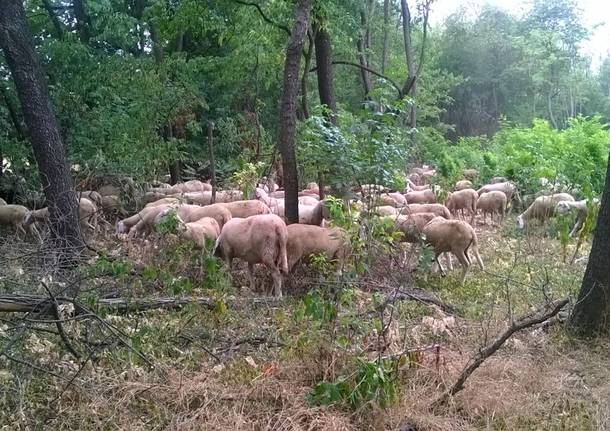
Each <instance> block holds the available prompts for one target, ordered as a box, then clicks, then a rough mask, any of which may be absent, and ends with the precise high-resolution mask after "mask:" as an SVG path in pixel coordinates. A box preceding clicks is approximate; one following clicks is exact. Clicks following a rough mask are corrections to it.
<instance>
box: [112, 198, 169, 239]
mask: <svg viewBox="0 0 610 431" xmlns="http://www.w3.org/2000/svg"><path fill="white" fill-rule="evenodd" d="M168 207H169V205H168V204H163V205H158V206H153V207H148V208H144V209H142V211H140V212H139V213H137V214H135V215H132V216H131V217H127V218H125V219H123V220H119V222H118V223H117V228H116V230H117V233H118V234H130V237H133V236H136V235H138V234H139V233H145V234H146V235H147V234H148V233H150V232H151V231H152V227H153V223H154V220H155V217H156V215H157V214H159V213H160V212H162V211H163V210H165V209H166V208H168ZM136 226H137V227H136Z"/></svg>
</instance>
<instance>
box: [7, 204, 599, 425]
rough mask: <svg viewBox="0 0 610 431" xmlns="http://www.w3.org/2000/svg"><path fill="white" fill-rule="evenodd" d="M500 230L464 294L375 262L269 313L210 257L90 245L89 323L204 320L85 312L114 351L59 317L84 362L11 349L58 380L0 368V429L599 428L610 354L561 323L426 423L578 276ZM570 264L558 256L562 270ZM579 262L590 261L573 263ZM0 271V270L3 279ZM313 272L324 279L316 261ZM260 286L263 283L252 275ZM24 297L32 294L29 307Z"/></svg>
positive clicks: (556, 246) (548, 245)
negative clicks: (130, 307) (427, 299)
mask: <svg viewBox="0 0 610 431" xmlns="http://www.w3.org/2000/svg"><path fill="white" fill-rule="evenodd" d="M513 226H514V216H513V217H511V218H509V219H508V220H506V222H505V223H504V225H503V226H502V227H501V228H489V227H482V226H478V229H477V230H478V232H479V243H480V250H481V255H482V257H483V260H484V262H485V264H486V268H485V270H484V271H481V269H480V268H478V267H473V269H472V271H471V272H470V273H469V275H468V277H467V280H466V283H465V284H464V285H463V286H462V285H460V284H459V281H458V280H459V273H460V269H459V267H458V268H456V269H454V271H453V272H451V273H450V274H449V275H448V276H447V277H444V278H443V277H440V276H439V275H437V274H433V273H430V272H428V271H422V270H418V271H416V272H409V271H406V270H405V268H404V267H402V266H400V265H399V263H400V262H398V263H397V262H396V260H395V259H394V260H393V259H389V258H387V257H383V256H382V257H378V258H376V259H374V260H372V261H371V262H370V267H369V270H370V272H369V275H368V276H367V277H366V278H360V279H358V280H356V281H354V280H351V281H350V282H349V283H346V284H345V285H341V288H340V289H338V288H336V284H337V283H338V282H337V280H336V279H335V278H333V276H332V275H330V274H329V273H326V274H325V276H322V275H319V272H317V271H314V270H312V269H300V270H299V272H298V274H297V275H296V276H295V277H294V278H295V279H294V280H293V281H292V282H291V283H290V286H287V287H286V288H285V297H284V299H283V300H281V301H275V300H272V299H269V300H265V299H261V298H264V297H263V296H262V294H261V293H260V292H251V291H250V290H249V289H248V288H245V287H236V286H241V285H243V284H245V277H243V276H242V274H237V275H236V276H235V277H234V280H233V281H232V282H231V281H230V280H229V279H228V277H227V276H226V274H224V272H223V270H222V269H219V268H218V267H216V266H215V265H214V264H213V263H211V262H212V260H211V259H209V258H205V257H204V258H202V257H201V256H196V257H194V258H193V259H194V260H188V259H187V260H185V257H184V256H185V253H186V252H184V251H182V250H178V249H177V248H176V247H175V246H171V245H166V246H164V247H165V248H164V247H161V248H157V247H156V246H152V245H150V244H144V243H139V244H135V245H132V246H130V247H127V246H125V245H124V244H121V243H120V242H118V241H116V242H115V241H101V240H98V241H95V242H94V244H95V245H96V246H97V247H98V248H99V247H101V246H103V247H105V248H106V249H107V253H106V254H107V256H106V257H105V258H93V259H91V261H90V262H89V265H88V267H87V269H86V271H85V272H84V273H83V274H85V275H86V276H83V277H82V279H83V280H86V283H87V286H89V289H83V290H82V291H81V294H80V296H79V298H81V301H82V302H83V303H87V304H90V305H91V307H92V308H93V309H95V301H96V298H99V297H102V296H125V295H126V294H130V295H132V296H133V297H134V298H137V297H150V296H172V295H179V296H183V295H189V296H205V297H209V298H212V300H213V301H214V304H215V305H214V306H211V307H209V306H208V307H201V306H197V305H188V306H185V307H182V308H181V309H180V310H151V311H146V312H139V313H131V314H110V313H107V312H106V313H104V312H102V311H100V312H99V316H100V317H103V318H104V319H105V321H107V322H108V323H109V324H110V325H112V327H113V328H115V329H116V331H117V332H115V334H116V333H122V334H123V338H124V339H125V341H126V343H127V344H125V343H121V342H118V341H116V339H115V338H113V337H111V334H109V333H108V332H107V331H106V332H104V331H102V330H100V329H99V328H97V327H95V326H94V324H93V323H91V321H89V320H85V319H83V320H78V319H75V320H70V319H66V321H65V322H64V329H65V331H66V332H67V333H68V335H69V336H70V337H72V340H73V342H74V343H75V344H74V345H75V346H77V348H80V349H81V353H82V352H84V351H85V348H84V347H83V346H85V343H88V345H89V346H95V348H91V347H89V350H86V351H88V352H90V353H89V354H88V356H86V355H82V356H81V358H80V359H75V358H74V357H73V356H72V355H70V354H69V353H68V352H67V350H66V348H65V346H64V344H63V343H62V342H61V340H60V338H59V337H58V336H57V335H56V334H55V333H51V332H52V331H47V332H45V331H25V332H23V334H22V338H20V339H19V342H20V343H18V344H15V345H14V346H9V347H11V348H12V350H11V354H12V355H13V357H16V356H17V353H19V355H20V356H19V358H22V360H27V361H28V362H30V363H33V364H36V365H37V366H39V367H40V368H42V369H45V370H50V371H52V372H54V373H56V374H57V375H58V376H59V377H57V376H52V375H50V374H48V373H44V372H39V371H36V370H32V369H31V367H28V366H24V365H23V364H20V363H16V362H15V361H13V360H7V358H6V357H4V358H0V384H1V385H2V390H1V394H0V425H4V424H6V425H4V427H3V428H2V429H45V430H49V429H70V430H76V429H78V430H99V429H108V430H110V429H113V430H115V429H120V430H166V429H167V430H369V429H370V430H386V429H396V430H398V429H400V430H471V429H498V430H515V429H528V430H539V429H545V430H546V429H575V430H576V429H577V430H593V429H610V371H609V370H610V342H608V340H596V341H595V342H587V341H582V340H577V339H574V338H573V337H571V336H570V335H569V333H567V332H566V331H565V329H564V327H563V326H562V325H559V324H557V325H550V326H548V327H545V328H542V327H532V328H528V329H526V330H524V331H522V332H519V333H517V334H515V335H514V336H513V337H512V338H511V339H509V341H508V342H507V343H506V344H505V345H504V346H503V347H502V348H501V349H500V350H499V351H497V352H496V353H495V354H494V355H493V356H492V357H490V358H489V359H488V360H487V361H485V362H484V364H483V365H482V366H481V367H480V368H479V369H478V370H476V371H475V372H474V373H473V374H472V376H471V377H470V378H469V379H468V380H467V382H466V385H465V389H464V390H463V391H461V392H459V393H458V394H457V395H456V396H455V397H452V398H450V399H449V402H448V404H447V405H444V406H442V407H440V408H437V409H435V410H432V409H431V408H430V406H431V404H432V403H433V402H434V401H435V400H436V399H437V398H438V397H439V396H440V395H441V394H442V393H443V391H444V390H445V389H446V388H447V387H448V386H450V385H451V384H453V382H454V381H455V380H456V378H457V377H458V376H459V374H460V373H461V371H462V369H463V368H464V366H465V364H466V363H467V362H468V360H469V359H470V358H471V357H472V356H473V355H474V354H476V352H477V351H478V349H479V348H480V347H481V346H483V345H484V344H486V343H488V342H489V340H490V339H492V338H493V337H494V336H495V335H496V334H498V333H500V332H502V331H504V330H505V329H506V327H507V323H509V322H510V321H511V319H513V318H516V317H518V316H520V315H522V314H525V313H528V312H531V311H532V310H534V309H537V308H539V307H541V306H542V305H544V304H545V303H546V302H547V301H548V300H549V299H558V298H563V297H568V296H569V297H571V298H572V300H573V299H574V297H575V296H576V295H577V293H578V289H579V283H580V280H581V277H582V273H583V271H584V267H585V264H586V260H585V259H576V262H575V263H573V264H570V263H563V262H562V260H563V255H564V253H563V252H562V246H561V244H560V242H559V241H558V240H556V239H551V238H550V237H548V236H545V235H543V232H542V231H541V230H540V229H538V230H536V229H534V230H533V231H532V232H530V233H529V234H528V235H522V234H521V233H518V232H516V231H515V229H514V227H513ZM5 245H6V244H5ZM172 247H173V248H172ZM168 250H169V251H168ZM573 250H574V245H573V244H570V245H569V246H568V248H567V253H566V256H567V261H568V262H569V261H570V259H571V257H572V253H573ZM587 251H588V245H586V246H585V247H584V250H582V251H581V252H580V253H579V254H578V256H577V257H580V256H583V255H586V252H587ZM0 256H1V254H0ZM5 256H8V255H7V254H5ZM6 259H7V261H8V262H9V263H10V262H14V261H11V260H10V259H9V258H8V257H6ZM1 260H2V259H0V267H2V265H4V264H5V263H6V262H2V261H1ZM193 262H196V263H197V265H194V264H193ZM10 265H12V267H11V268H9V267H8V266H6V267H4V269H2V270H0V272H1V277H0V287H2V288H3V289H2V290H3V291H5V292H6V291H7V290H8V291H11V290H12V291H15V292H17V291H18V292H20V293H23V292H24V290H25V287H24V286H25V285H26V283H25V282H23V283H21V284H18V285H17V284H15V285H12V287H11V288H9V287H7V286H9V283H8V280H9V279H10V278H11V277H12V275H11V274H13V275H14V274H23V270H24V268H25V267H23V268H22V267H17V266H16V264H15V263H10ZM319 266H320V265H319ZM321 268H322V273H325V268H324V264H323V263H322V264H321ZM25 269H26V270H27V268H25ZM202 271H203V272H205V275H202V274H203V272H202ZM314 274H315V275H314ZM261 279H264V282H265V283H269V279H268V278H265V277H264V275H263V274H262V271H261V273H260V274H259V280H261ZM197 280H200V281H201V280H204V281H205V283H204V282H202V283H197V282H196V281H197ZM333 283H334V284H333ZM209 285H213V286H214V287H213V288H212V289H209V288H206V286H209ZM333 286H335V287H333ZM400 286H410V287H418V288H421V289H424V290H426V291H428V292H431V293H433V294H435V295H436V296H438V298H440V300H441V301H443V302H445V303H446V304H451V305H452V306H453V307H454V308H455V311H454V312H453V313H449V312H447V311H442V310H441V308H439V307H438V306H435V305H429V304H427V303H423V302H419V301H410V300H396V301H394V302H393V304H389V305H387V304H385V303H384V300H385V299H387V298H392V297H393V296H394V295H395V294H396V289H397V288H400ZM40 290H41V288H40V287H39V286H37V287H34V288H32V289H31V290H30V293H41V291H40ZM42 292H44V291H42ZM1 317H2V320H1V321H0V323H1V326H0V336H1V338H0V341H1V342H2V344H1V345H0V348H3V349H8V348H9V347H7V345H8V343H9V340H15V339H16V338H15V334H16V332H17V331H19V330H20V329H19V328H18V326H17V323H16V322H18V319H19V318H20V317H19V316H18V315H12V316H8V315H4V316H1ZM118 331H120V332H118ZM127 345H128V346H129V348H128V347H126V346H127ZM15 346H18V347H15ZM4 351H6V350H3V352H4ZM380 358H383V359H381V360H380ZM83 363H84V365H81V364H83Z"/></svg>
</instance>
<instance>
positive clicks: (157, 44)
mask: <svg viewBox="0 0 610 431" xmlns="http://www.w3.org/2000/svg"><path fill="white" fill-rule="evenodd" d="M149 29H150V40H151V41H152V51H153V56H154V57H155V63H156V64H161V63H163V45H161V41H160V40H159V32H158V30H157V26H156V25H155V23H153V22H151V23H149Z"/></svg>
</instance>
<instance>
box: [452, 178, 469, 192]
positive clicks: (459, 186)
mask: <svg viewBox="0 0 610 431" xmlns="http://www.w3.org/2000/svg"><path fill="white" fill-rule="evenodd" d="M471 188H472V181H468V180H461V181H458V182H457V183H455V187H453V190H455V191H459V190H465V189H471Z"/></svg>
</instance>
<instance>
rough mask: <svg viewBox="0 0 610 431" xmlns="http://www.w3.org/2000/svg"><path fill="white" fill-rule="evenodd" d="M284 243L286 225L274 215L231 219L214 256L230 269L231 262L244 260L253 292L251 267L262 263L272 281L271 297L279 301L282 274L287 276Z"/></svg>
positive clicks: (218, 240) (216, 246)
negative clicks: (272, 295) (267, 269)
mask: <svg viewBox="0 0 610 431" xmlns="http://www.w3.org/2000/svg"><path fill="white" fill-rule="evenodd" d="M287 240H288V230H287V228H286V224H285V223H284V221H283V220H282V219H281V218H280V217H278V216H276V215H275V214H263V215H255V216H252V217H248V218H245V219H244V218H233V219H231V220H230V221H229V222H227V224H225V225H224V227H223V228H222V231H221V232H220V235H219V236H218V239H217V240H216V245H215V247H214V255H215V256H218V257H220V258H222V259H223V260H224V261H225V262H226V264H227V265H228V267H229V269H230V268H231V266H232V262H233V259H234V258H236V257H238V258H241V259H243V260H245V261H246V262H247V263H248V278H249V279H250V287H251V289H252V290H254V288H255V283H254V265H255V264H257V263H262V264H263V265H265V266H267V268H269V270H270V271H271V275H272V277H273V291H274V295H275V296H276V297H278V298H281V296H282V274H281V273H282V272H284V273H288V258H287V254H286V246H287Z"/></svg>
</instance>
